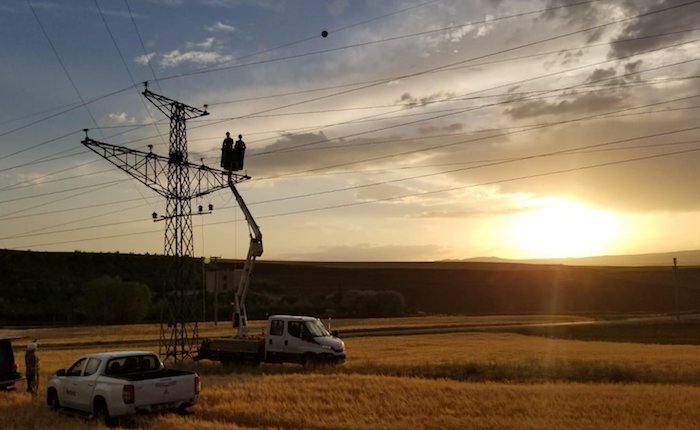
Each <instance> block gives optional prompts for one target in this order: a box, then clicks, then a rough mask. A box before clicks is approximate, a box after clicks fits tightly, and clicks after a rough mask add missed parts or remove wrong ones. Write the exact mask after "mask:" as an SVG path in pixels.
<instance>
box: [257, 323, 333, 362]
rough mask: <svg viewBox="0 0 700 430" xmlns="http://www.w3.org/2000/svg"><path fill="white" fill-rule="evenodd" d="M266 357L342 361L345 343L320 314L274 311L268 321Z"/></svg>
mask: <svg viewBox="0 0 700 430" xmlns="http://www.w3.org/2000/svg"><path fill="white" fill-rule="evenodd" d="M264 361H265V362H268V363H301V364H303V365H308V364H314V363H318V362H321V363H342V362H343V361H345V343H344V342H343V341H342V340H341V339H340V338H338V337H337V336H334V335H332V334H331V333H330V332H329V331H328V330H327V329H326V327H325V326H324V325H323V323H322V322H321V320H319V319H318V318H315V317H309V316H297V315H272V316H270V317H269V318H268V321H267V335H266V336H265V360H264Z"/></svg>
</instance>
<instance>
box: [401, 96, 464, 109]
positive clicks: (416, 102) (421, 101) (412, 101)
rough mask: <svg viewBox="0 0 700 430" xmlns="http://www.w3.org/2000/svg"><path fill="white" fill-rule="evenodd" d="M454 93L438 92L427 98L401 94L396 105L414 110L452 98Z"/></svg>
mask: <svg viewBox="0 0 700 430" xmlns="http://www.w3.org/2000/svg"><path fill="white" fill-rule="evenodd" d="M455 95H456V94H455V93H445V92H438V93H434V94H431V95H428V96H423V97H415V96H413V95H411V93H403V94H401V97H400V98H399V99H398V100H397V101H396V103H399V104H402V105H404V106H405V107H406V108H414V107H418V106H426V105H429V104H430V103H433V102H435V101H437V100H443V99H446V98H450V97H454V96H455Z"/></svg>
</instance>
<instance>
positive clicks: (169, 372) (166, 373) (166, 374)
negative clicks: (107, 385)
mask: <svg viewBox="0 0 700 430" xmlns="http://www.w3.org/2000/svg"><path fill="white" fill-rule="evenodd" d="M191 373H192V372H190V371H188V370H179V369H168V368H163V369H159V370H151V371H148V372H135V373H127V374H124V375H110V377H111V378H114V379H121V380H124V381H128V382H136V381H148V380H149V379H161V378H171V377H174V376H183V375H188V374H191Z"/></svg>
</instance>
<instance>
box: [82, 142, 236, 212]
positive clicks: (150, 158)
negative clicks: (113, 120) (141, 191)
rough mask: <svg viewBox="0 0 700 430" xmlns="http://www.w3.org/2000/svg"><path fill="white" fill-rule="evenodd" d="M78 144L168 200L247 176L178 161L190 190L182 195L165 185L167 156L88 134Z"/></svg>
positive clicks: (196, 194)
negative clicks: (91, 137)
mask: <svg viewBox="0 0 700 430" xmlns="http://www.w3.org/2000/svg"><path fill="white" fill-rule="evenodd" d="M81 143H82V144H83V145H85V146H86V147H88V148H89V149H90V150H92V151H93V152H95V153H96V154H98V155H99V156H101V157H102V158H104V159H105V160H107V161H109V162H110V163H112V164H113V165H115V166H117V167H118V168H119V169H121V170H123V171H125V172H126V173H128V174H129V175H131V176H132V177H133V178H134V179H136V180H137V181H139V182H141V183H142V184H144V185H146V186H147V187H148V188H150V189H152V190H154V191H155V192H156V193H158V194H160V195H161V196H163V197H166V198H170V199H178V200H189V199H192V198H197V197H201V196H204V195H207V194H209V193H212V192H214V191H217V190H221V189H223V188H226V187H228V177H229V175H230V176H231V178H232V180H234V182H236V183H238V182H242V181H245V180H247V179H250V177H249V176H247V175H238V174H235V173H231V172H229V171H227V170H220V169H214V168H212V167H208V166H205V165H203V164H201V165H197V164H192V163H189V162H180V163H178V164H179V165H180V166H181V167H182V168H184V169H185V170H186V171H187V173H188V177H189V181H190V193H189V194H188V195H185V196H183V195H173V194H172V192H171V190H170V189H169V187H168V176H167V173H168V166H169V164H171V163H172V160H171V159H169V158H168V157H163V156H161V155H156V154H154V153H152V152H144V151H139V150H136V149H130V148H126V147H123V146H117V145H112V144H109V143H104V142H99V141H97V140H94V139H90V138H89V137H86V138H85V139H84V140H83V141H82V142H81Z"/></svg>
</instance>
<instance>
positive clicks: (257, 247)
mask: <svg viewBox="0 0 700 430" xmlns="http://www.w3.org/2000/svg"><path fill="white" fill-rule="evenodd" d="M228 186H229V187H230V188H231V191H233V195H234V197H236V202H238V206H239V207H240V208H241V211H243V215H244V216H245V220H246V221H247V222H248V229H249V230H250V245H249V246H248V256H247V257H246V259H245V264H244V265H243V273H242V274H241V278H240V280H239V281H238V289H237V290H236V296H235V302H234V303H233V305H234V310H233V312H234V314H233V323H234V326H236V323H237V327H238V333H237V334H236V337H245V336H247V335H248V314H247V313H246V309H245V298H246V295H247V294H248V286H249V285H250V275H251V273H253V268H254V267H255V259H256V258H257V257H260V256H261V255H262V253H263V243H262V233H261V232H260V227H258V224H257V223H256V222H255V219H254V218H253V214H251V213H250V210H248V206H246V204H245V202H244V201H243V197H242V196H241V194H240V193H239V192H238V190H237V189H236V184H234V182H233V178H232V176H231V175H229V177H228Z"/></svg>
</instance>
